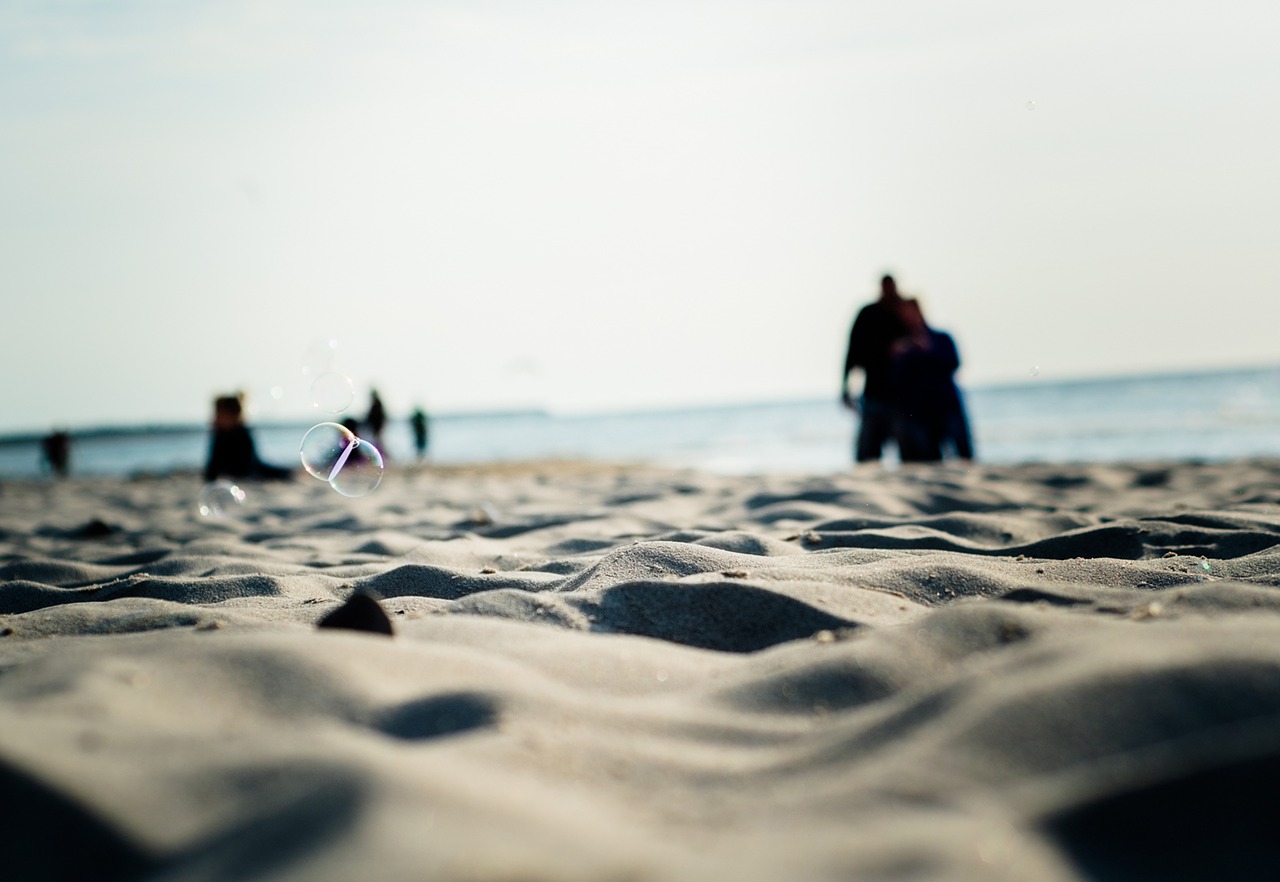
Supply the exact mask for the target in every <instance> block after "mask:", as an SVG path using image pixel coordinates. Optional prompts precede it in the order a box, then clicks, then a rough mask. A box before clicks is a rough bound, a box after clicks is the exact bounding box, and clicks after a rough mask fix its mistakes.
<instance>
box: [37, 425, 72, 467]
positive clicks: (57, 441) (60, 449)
mask: <svg viewBox="0 0 1280 882" xmlns="http://www.w3.org/2000/svg"><path fill="white" fill-rule="evenodd" d="M40 453H41V455H42V456H43V457H44V462H45V465H47V466H48V467H49V471H50V472H52V473H53V476H54V477H55V478H65V477H66V476H67V471H68V469H69V467H70V465H71V436H70V435H68V434H67V433H66V432H63V431H62V430H58V431H56V432H53V433H51V434H48V435H46V436H44V437H43V438H41V439H40Z"/></svg>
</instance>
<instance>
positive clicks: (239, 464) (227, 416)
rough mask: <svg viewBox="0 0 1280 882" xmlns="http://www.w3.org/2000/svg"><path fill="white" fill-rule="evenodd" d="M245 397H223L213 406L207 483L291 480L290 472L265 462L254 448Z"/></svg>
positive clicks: (216, 400) (206, 469) (215, 401)
mask: <svg viewBox="0 0 1280 882" xmlns="http://www.w3.org/2000/svg"><path fill="white" fill-rule="evenodd" d="M243 399H244V395H243V393H242V394H239V395H220V396H218V397H217V398H216V399H214V402H213V427H212V440H211V441H210V443H209V460H208V462H207V463H206V464H205V467H204V479H205V480H206V481H212V480H214V479H215V478H220V477H222V476H224V475H225V476H227V477H229V478H263V479H268V480H273V479H283V478H288V477H291V476H292V475H293V472H292V471H290V470H289V469H285V468H280V467H279V466H273V465H270V464H268V463H265V462H263V461H262V460H261V459H259V458H258V451H257V449H256V448H255V447H254V444H253V436H252V435H251V434H250V433H249V427H248V426H247V425H245V422H244V401H243Z"/></svg>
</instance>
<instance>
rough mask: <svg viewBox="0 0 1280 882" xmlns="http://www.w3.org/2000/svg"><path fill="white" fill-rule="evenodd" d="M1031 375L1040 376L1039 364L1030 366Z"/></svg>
mask: <svg viewBox="0 0 1280 882" xmlns="http://www.w3.org/2000/svg"><path fill="white" fill-rule="evenodd" d="M1031 376H1033V377H1038V376H1040V365H1038V364H1037V365H1034V366H1033V367H1032V368H1031Z"/></svg>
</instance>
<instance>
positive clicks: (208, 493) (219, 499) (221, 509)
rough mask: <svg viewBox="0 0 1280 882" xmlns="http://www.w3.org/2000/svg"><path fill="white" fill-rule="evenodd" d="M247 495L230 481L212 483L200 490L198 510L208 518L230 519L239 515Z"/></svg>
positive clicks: (197, 502) (197, 503)
mask: <svg viewBox="0 0 1280 882" xmlns="http://www.w3.org/2000/svg"><path fill="white" fill-rule="evenodd" d="M244 498H245V493H244V491H243V490H241V489H240V488H239V487H238V486H236V485H235V484H232V483H231V482H230V481H225V480H218V481H211V482H209V483H208V484H205V485H204V486H203V487H201V488H200V496H199V498H198V499H197V501H196V508H197V509H198V510H199V512H200V514H201V515H202V516H204V517H206V518H229V517H233V516H235V515H236V514H238V513H239V509H240V507H241V506H242V505H244Z"/></svg>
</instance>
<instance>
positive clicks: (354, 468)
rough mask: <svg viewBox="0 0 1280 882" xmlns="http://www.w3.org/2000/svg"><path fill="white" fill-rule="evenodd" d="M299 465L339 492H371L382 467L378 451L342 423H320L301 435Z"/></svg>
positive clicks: (357, 494)
mask: <svg viewBox="0 0 1280 882" xmlns="http://www.w3.org/2000/svg"><path fill="white" fill-rule="evenodd" d="M299 452H300V455H301V457H302V467H303V468H305V469H306V470H307V473H308V474H310V475H311V476H313V477H315V478H319V479H320V480H321V481H327V482H329V486H331V487H333V489H334V490H337V491H338V492H339V493H341V494H342V495H343V496H364V495H365V494H367V493H372V492H373V490H374V488H376V487H377V486H378V484H379V483H380V482H381V481H382V473H383V472H384V471H385V470H386V464H385V463H384V462H383V459H382V454H381V452H379V450H378V448H376V447H374V446H373V445H372V444H370V443H369V442H368V441H365V440H363V439H362V438H357V437H356V436H355V434H354V433H353V432H352V431H351V430H350V429H348V428H347V427H346V426H343V425H340V424H338V423H320V424H319V425H316V426H312V427H311V428H310V429H309V430H308V431H307V434H305V435H303V436H302V447H301V450H300V451H299Z"/></svg>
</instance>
